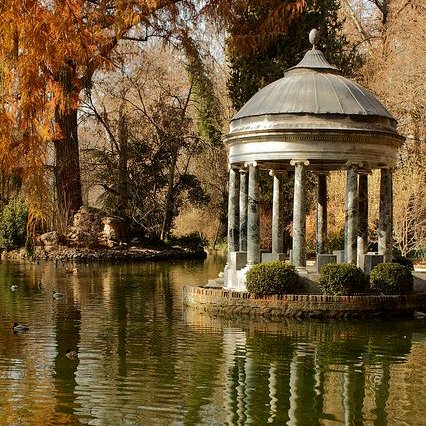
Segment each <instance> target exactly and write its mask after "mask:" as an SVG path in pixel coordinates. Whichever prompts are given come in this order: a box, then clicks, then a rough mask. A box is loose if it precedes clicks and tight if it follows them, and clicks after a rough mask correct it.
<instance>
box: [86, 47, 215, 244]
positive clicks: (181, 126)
mask: <svg viewBox="0 0 426 426" xmlns="http://www.w3.org/2000/svg"><path fill="white" fill-rule="evenodd" d="M129 52H130V51H122V52H120V53H119V56H120V57H125V56H127V54H128V53H129ZM133 53H134V51H133ZM134 57H135V58H137V59H136V60H135V61H133V62H131V61H130V62H129V61H126V62H125V63H124V62H123V63H121V66H119V67H118V68H117V70H116V71H115V72H110V73H108V75H101V76H98V78H95V80H94V87H93V90H92V95H91V96H90V97H88V103H87V104H86V106H85V113H86V120H85V124H84V129H91V130H92V132H91V133H90V134H88V135H87V138H88V139H90V140H91V142H90V144H87V145H88V146H87V149H86V150H85V151H84V152H85V156H84V157H83V158H85V161H87V164H88V166H87V169H89V170H92V173H91V177H90V178H89V180H91V181H92V184H93V183H94V184H97V185H98V186H101V187H102V188H103V191H104V192H103V194H102V200H103V206H104V208H105V209H106V210H107V211H109V212H110V213H112V214H115V215H119V216H121V217H122V218H126V219H127V218H128V219H132V220H133V228H134V229H136V228H142V230H143V231H144V234H145V235H148V236H151V237H157V238H161V239H162V240H167V239H168V238H169V236H170V232H171V229H172V226H173V222H174V219H175V217H176V216H177V215H178V213H179V211H180V209H181V207H182V205H183V203H184V202H185V201H186V200H187V201H188V202H190V203H192V204H194V205H200V204H202V203H204V202H205V201H206V200H207V197H206V195H205V193H204V191H203V188H202V187H201V185H200V182H199V180H198V178H197V177H196V176H195V175H194V173H193V172H192V170H191V167H192V162H193V159H194V156H196V155H197V154H198V153H199V152H201V150H202V148H203V146H202V145H203V141H202V139H201V138H200V137H199V136H198V134H197V132H196V129H195V119H194V117H193V116H192V115H191V111H190V110H191V107H192V103H193V102H192V87H193V85H191V84H190V83H189V82H188V80H187V77H186V75H185V72H184V65H183V63H182V58H180V57H179V55H178V53H177V52H176V51H173V50H172V49H166V48H164V47H161V46H158V45H153V46H152V47H151V48H150V49H145V50H144V51H143V52H138V55H134ZM140 59H142V61H141V62H140ZM170 60H172V61H173V63H174V67H173V68H170V66H169V63H170ZM116 62H117V63H119V61H118V60H116ZM93 119H95V122H94V121H93ZM94 128H95V129H96V130H95V131H93V129H94ZM94 138H96V140H97V141H96V143H94V142H93V141H94ZM83 141H84V140H83Z"/></svg>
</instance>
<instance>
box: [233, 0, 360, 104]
mask: <svg viewBox="0 0 426 426" xmlns="http://www.w3.org/2000/svg"><path fill="white" fill-rule="evenodd" d="M281 3H285V2H281ZM339 8H340V5H339V2H338V1H337V0H332V1H329V0H321V1H317V0H306V2H305V6H304V8H303V9H302V10H301V12H300V15H299V16H298V17H297V19H293V20H290V21H289V23H288V29H287V31H286V32H285V33H280V34H278V35H277V37H276V39H274V40H270V39H265V40H264V42H263V44H259V45H258V46H257V49H256V50H253V49H252V50H240V51H238V52H235V51H233V50H231V51H230V55H229V61H230V67H231V76H230V79H229V84H228V88H229V94H230V97H231V99H232V102H233V105H234V107H235V109H237V110H238V109H240V108H241V107H242V106H243V105H244V104H245V103H246V102H247V101H248V100H249V99H250V98H251V97H252V96H253V95H254V94H255V93H256V92H257V91H258V90H259V89H261V88H262V87H264V86H266V85H267V84H269V83H271V82H273V81H275V80H277V79H279V78H281V77H283V75H284V71H285V70H286V69H287V68H290V67H292V66H293V65H296V64H297V63H298V62H299V61H300V60H301V59H302V57H303V55H304V53H305V52H306V50H308V49H309V48H311V45H310V43H309V40H308V34H309V31H310V30H311V29H312V28H317V29H319V31H320V42H319V43H320V44H319V48H320V49H321V50H323V52H324V54H325V56H326V57H327V59H328V60H329V61H330V62H331V63H333V64H334V65H336V66H338V67H339V68H341V69H342V71H343V73H344V74H346V75H351V74H352V73H353V72H354V71H355V70H356V69H357V68H358V67H359V66H360V64H361V58H360V56H359V55H357V54H356V52H354V50H353V47H352V46H351V45H350V44H349V42H348V41H347V40H346V39H345V36H344V34H343V27H342V22H341V21H340V20H339V16H338V12H339ZM267 13H268V8H267V7H265V6H262V7H259V8H257V9H255V10H254V11H250V12H247V11H245V10H244V11H243V12H242V13H241V14H240V15H239V16H238V18H239V20H240V21H241V24H240V25H242V26H244V25H245V26H255V25H256V24H257V22H258V21H261V20H262V19H263V17H264V15H265V14H267ZM233 36H234V35H233V33H232V32H231V37H233ZM237 39H238V35H237Z"/></svg>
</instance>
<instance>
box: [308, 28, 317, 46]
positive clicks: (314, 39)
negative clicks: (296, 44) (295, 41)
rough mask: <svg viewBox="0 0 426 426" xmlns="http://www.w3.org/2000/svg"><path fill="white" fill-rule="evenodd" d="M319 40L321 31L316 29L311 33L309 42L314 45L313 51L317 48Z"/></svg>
mask: <svg viewBox="0 0 426 426" xmlns="http://www.w3.org/2000/svg"><path fill="white" fill-rule="evenodd" d="M318 40H319V31H318V30H317V29H315V28H314V29H313V30H311V31H310V33H309V42H310V43H311V44H312V49H316V48H317V42H318Z"/></svg>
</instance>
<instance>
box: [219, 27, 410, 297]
mask: <svg viewBox="0 0 426 426" xmlns="http://www.w3.org/2000/svg"><path fill="white" fill-rule="evenodd" d="M317 35H318V34H317V31H316V30H312V31H311V33H310V34H309V39H310V42H311V44H312V46H313V47H312V49H311V50H309V51H308V52H307V53H306V54H305V56H304V58H303V59H302V60H301V61H300V62H299V63H298V64H297V65H296V66H294V67H293V68H290V69H288V70H286V71H285V74H284V77H283V78H281V79H279V80H277V81H275V82H273V83H271V84H269V85H268V86H266V87H264V88H263V89H261V90H260V91H259V92H257V93H256V94H255V95H254V96H253V97H252V98H251V99H250V100H249V101H248V102H247V103H246V104H245V105H244V106H243V107H242V108H241V110H240V111H239V112H238V113H237V114H236V115H235V116H234V117H233V118H232V120H231V123H230V130H229V133H228V135H227V136H226V142H227V144H228V147H229V157H228V160H229V204H228V261H227V265H226V267H225V272H224V285H225V287H226V288H230V289H236V290H245V274H246V272H247V270H248V269H249V268H250V267H251V266H253V265H254V264H256V263H259V262H261V261H264V260H272V259H284V258H285V253H283V233H284V229H283V227H284V225H283V215H282V212H283V197H282V192H283V191H282V189H283V183H284V182H285V179H288V178H289V175H290V174H293V173H294V197H293V200H294V201H293V225H292V237H293V238H292V250H291V262H292V264H293V265H294V266H295V267H296V268H297V270H298V271H299V272H300V273H303V272H304V271H305V269H306V241H305V240H306V196H305V192H306V172H307V171H311V172H314V173H316V174H317V178H318V180H317V181H318V200H317V222H316V223H317V229H316V236H317V264H318V262H321V259H322V257H323V258H324V259H327V260H326V261H333V255H328V256H326V255H325V254H324V253H323V252H324V241H325V238H326V235H327V174H328V172H330V171H336V170H345V171H346V176H347V179H346V188H345V189H344V188H342V190H345V191H346V203H345V241H344V251H343V253H335V254H334V256H336V259H334V261H337V262H339V261H343V262H347V263H355V264H358V265H360V266H363V265H364V262H365V261H366V257H367V256H368V254H367V252H368V250H367V247H368V241H367V235H368V232H367V230H368V229H367V228H368V227H367V224H368V176H369V174H370V173H371V171H372V170H373V169H380V173H381V178H380V212H379V218H378V255H379V256H382V257H381V259H382V261H390V260H391V256H392V168H393V167H394V165H395V161H396V154H397V151H398V149H399V147H400V146H401V144H402V142H403V137H402V136H400V135H399V134H398V133H397V130H396V120H395V119H394V118H393V117H392V115H391V114H390V113H389V112H388V111H387V110H386V108H385V107H384V106H383V105H382V104H381V103H380V101H379V100H378V99H377V98H376V97H375V96H374V95H373V94H372V93H371V92H369V91H368V90H366V89H365V88H363V87H362V86H360V85H359V84H358V83H356V82H354V81H352V80H350V79H348V78H345V77H344V76H343V75H342V73H341V72H340V71H339V70H338V69H337V68H336V67H334V66H332V65H330V64H329V63H328V62H327V60H326V59H325V57H324V55H323V53H322V52H321V51H320V50H318V49H317V48H316V43H317ZM261 169H262V170H269V174H270V176H271V179H273V206H272V252H271V253H262V254H261V250H260V235H259V230H260V218H259V171H260V170H261Z"/></svg>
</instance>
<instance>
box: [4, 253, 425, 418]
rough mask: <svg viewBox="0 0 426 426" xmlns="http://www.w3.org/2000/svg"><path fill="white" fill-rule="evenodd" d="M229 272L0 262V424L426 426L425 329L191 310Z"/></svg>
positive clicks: (419, 323) (216, 267)
mask: <svg viewBox="0 0 426 426" xmlns="http://www.w3.org/2000/svg"><path fill="white" fill-rule="evenodd" d="M223 265H224V258H223V257H221V256H215V257H214V256H211V257H209V258H208V259H207V260H206V261H188V262H183V261H180V262H164V263H138V264H128V265H102V264H96V265H78V266H77V267H78V269H79V270H78V273H73V274H70V273H67V272H66V267H67V268H70V267H72V265H66V267H65V266H63V265H59V266H58V267H57V268H55V265H53V264H52V263H44V264H39V265H34V264H24V263H21V264H19V263H14V264H13V263H0V425H55V426H56V425H79V424H91V425H249V424H250V425H267V424H276V425H286V424H287V425H307V426H311V425H338V424H345V425H396V426H399V425H413V426H418V425H426V404H425V402H424V401H425V400H426V363H425V360H426V322H425V321H424V320H412V321H400V322H398V321H393V322H385V321H379V320H375V321H368V322H366V321H354V322H288V323H279V324H277V323H270V322H264V321H246V320H243V319H242V318H238V317H237V318H233V319H227V320H224V319H221V318H214V317H209V316H207V315H199V314H197V313H196V312H195V311H193V310H187V309H183V307H182V304H181V298H182V287H183V286H184V285H196V284H202V283H205V282H207V280H208V279H209V278H213V277H215V276H217V274H218V272H219V271H220V270H222V269H223ZM12 284H17V285H18V290H17V291H16V292H12V291H11V289H10V286H11V285H12ZM40 284H41V288H40ZM53 290H57V291H60V292H62V293H64V298H63V299H60V300H53V299H52V291H53ZM14 321H18V322H22V323H26V324H28V325H29V326H30V330H29V331H28V332H27V333H23V334H14V333H13V330H12V323H13V322H14ZM67 349H72V350H75V351H77V352H78V359H75V360H69V359H68V358H67V357H66V356H65V353H66V351H67Z"/></svg>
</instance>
